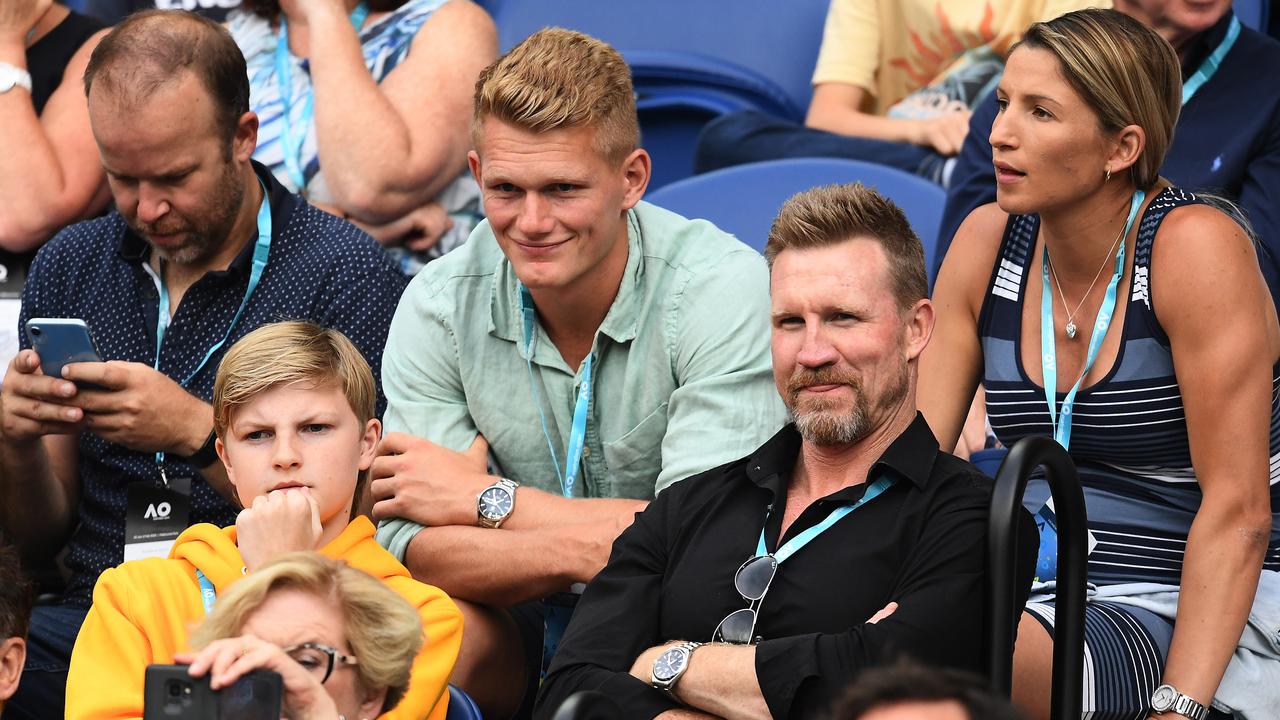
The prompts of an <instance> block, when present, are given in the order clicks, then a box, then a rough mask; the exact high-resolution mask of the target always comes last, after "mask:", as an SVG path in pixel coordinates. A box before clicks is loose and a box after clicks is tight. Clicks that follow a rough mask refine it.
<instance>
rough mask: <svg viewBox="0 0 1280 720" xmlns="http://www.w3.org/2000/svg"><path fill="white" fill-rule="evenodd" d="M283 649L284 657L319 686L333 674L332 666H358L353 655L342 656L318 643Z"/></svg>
mask: <svg viewBox="0 0 1280 720" xmlns="http://www.w3.org/2000/svg"><path fill="white" fill-rule="evenodd" d="M283 649H284V654H285V655H288V656H289V657H291V658H293V661H294V662H296V663H298V664H299V665H301V666H302V669H303V670H306V671H307V672H309V673H311V674H312V675H314V676H315V678H316V679H317V680H319V681H320V684H321V685H323V684H324V683H325V681H326V680H328V679H329V676H330V675H332V674H333V668H334V666H336V665H356V664H358V663H357V661H356V658H355V656H354V655H343V654H342V653H341V652H339V651H338V649H337V648H334V647H329V646H328V645H321V644H320V643H313V642H307V643H300V644H298V645H290V646H289V647H287V648H283Z"/></svg>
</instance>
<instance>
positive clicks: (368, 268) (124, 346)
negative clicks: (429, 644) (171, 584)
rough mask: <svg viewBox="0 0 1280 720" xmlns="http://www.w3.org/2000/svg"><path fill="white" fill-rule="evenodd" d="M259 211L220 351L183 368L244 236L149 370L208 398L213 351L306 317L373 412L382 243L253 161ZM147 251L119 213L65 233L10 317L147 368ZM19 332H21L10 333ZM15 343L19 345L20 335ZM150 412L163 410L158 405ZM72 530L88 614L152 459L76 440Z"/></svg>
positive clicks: (183, 312)
mask: <svg viewBox="0 0 1280 720" xmlns="http://www.w3.org/2000/svg"><path fill="white" fill-rule="evenodd" d="M254 170H255V171H256V172H257V174H258V177H259V178H261V179H262V181H263V182H264V183H266V185H267V188H268V197H269V199H270V204H271V219H272V235H271V254H270V257H269V260H268V264H267V268H266V271H265V272H263V274H262V279H261V281H260V283H259V285H258V287H257V289H256V290H255V291H254V293H253V296H252V297H251V298H250V300H249V303H248V305H247V306H246V307H245V310H244V315H243V316H242V317H241V318H240V320H239V322H237V323H236V326H235V327H234V328H233V329H232V331H231V334H230V337H229V338H228V340H227V343H226V344H225V345H223V347H222V348H221V349H219V350H218V352H217V353H215V354H214V355H213V357H211V358H210V359H209V361H208V362H207V363H206V364H205V365H204V366H203V367H200V369H199V371H198V372H196V368H197V366H199V365H200V361H201V360H203V359H204V356H205V353H207V352H208V351H209V348H211V347H213V345H214V344H215V343H217V342H218V341H219V340H221V339H222V337H223V336H224V335H225V334H226V332H227V327H228V326H229V325H230V324H231V321H232V319H233V317H234V316H235V313H236V310H237V308H239V306H240V302H241V300H242V299H243V298H244V293H245V289H246V288H247V286H248V284H249V270H250V267H251V265H252V259H253V248H254V243H253V242H246V243H245V247H244V249H243V250H242V251H241V252H240V254H239V255H238V256H237V257H236V258H235V260H233V261H232V263H231V265H230V267H229V268H228V269H227V270H225V271H213V272H209V273H206V274H205V275H204V276H203V277H202V278H200V279H199V280H198V281H196V283H195V284H194V285H192V286H191V288H190V289H189V290H188V291H187V292H186V294H184V295H183V297H182V302H181V304H180V305H179V306H178V308H177V311H176V312H175V313H174V316H173V318H172V321H171V322H170V324H169V328H168V330H167V331H166V332H165V336H164V345H163V347H162V348H161V351H160V370H161V372H163V373H164V374H166V375H168V376H169V377H171V378H174V379H175V380H177V381H179V382H180V381H181V380H182V379H184V378H186V377H188V376H189V375H191V373H192V372H196V374H195V377H193V378H192V379H191V381H190V382H189V383H187V385H186V389H187V391H188V392H190V393H192V394H193V395H195V396H196V397H199V398H200V399H202V400H205V401H206V402H208V401H209V400H210V399H211V398H212V397H213V379H214V376H215V374H216V373H217V369H218V363H219V362H221V360H222V355H223V353H224V352H225V351H226V350H227V349H228V348H230V347H231V345H232V344H233V343H234V342H235V341H236V340H238V339H240V338H241V337H243V336H244V335H246V334H247V333H249V332H250V331H252V330H253V329H255V328H257V327H259V326H261V325H264V324H267V323H271V322H276V321H279V320H311V321H313V322H316V323H319V324H321V325H324V326H326V327H331V328H335V329H337V330H340V331H342V332H343V333H344V334H346V336H347V337H349V338H351V341H352V342H353V343H355V345H356V347H357V348H359V349H360V351H361V352H362V353H363V354H364V356H365V359H367V360H368V361H369V366H370V367H372V368H373V372H374V376H375V377H376V378H378V380H379V382H378V412H379V414H381V412H382V409H383V408H384V407H385V404H386V401H385V399H384V397H383V395H382V384H381V378H380V376H379V368H381V367H382V348H383V346H384V345H385V344H386V340H387V328H388V327H389V326H390V324H391V316H392V314H393V313H394V312H395V309H396V304H397V302H398V301H399V299H400V293H401V292H402V291H403V290H404V287H405V285H406V284H407V282H408V278H407V277H405V276H404V275H403V274H402V273H401V272H400V271H399V269H397V268H396V266H395V265H394V264H393V263H392V262H391V260H390V259H389V258H388V257H387V255H386V254H385V253H384V252H383V251H382V248H381V247H380V246H379V245H378V244H377V243H376V242H375V241H374V240H373V239H372V238H370V237H369V236H368V235H366V234H365V233H364V232H362V231H361V230H360V229H358V228H357V227H355V226H354V225H352V224H350V223H348V222H346V221H345V220H342V219H340V218H337V217H334V216H333V215H330V214H328V213H326V212H324V211H322V210H319V209H317V208H315V207H313V206H311V205H308V204H307V203H306V202H304V201H303V200H302V198H300V197H299V196H297V195H293V194H291V193H289V191H288V190H286V189H285V188H284V187H283V186H282V185H280V184H279V183H278V182H276V180H275V179H274V178H273V177H272V176H271V173H270V172H269V171H267V170H266V169H265V168H264V167H263V166H261V165H259V164H258V163H256V162H255V163H254ZM150 253H151V249H150V246H149V245H148V244H147V242H146V241H145V240H144V239H142V238H141V237H139V236H137V235H135V234H134V233H133V232H132V231H130V230H129V229H128V227H127V226H126V224H125V222H124V218H122V217H121V216H120V214H119V213H112V214H110V215H108V216H106V217H102V218H99V219H96V220H90V221H87V222H82V223H79V224H76V225H72V226H71V227H68V228H66V229H65V230H63V231H62V232H60V233H58V235H57V236H56V237H54V239H53V240H51V241H50V242H49V243H48V244H46V245H45V246H44V247H43V248H41V250H40V252H39V254H38V255H37V256H36V259H35V262H34V264H33V265H32V267H31V272H30V274H29V276H28V278H27V284H26V287H25V288H24V290H23V296H22V316H21V321H20V322H21V323H22V324H24V325H25V323H26V321H27V319H28V318H33V317H69V318H81V319H83V320H84V321H85V322H86V323H87V324H88V325H89V328H90V331H91V332H92V334H93V337H94V341H95V343H96V344H97V347H98V352H99V353H100V354H101V356H102V358H103V359H104V360H126V361H132V362H139V363H144V364H147V365H152V364H153V363H154V362H155V354H156V318H157V315H158V314H159V297H160V296H159V292H158V290H157V288H156V283H155V280H154V279H153V277H152V275H151V274H150V273H149V272H148V271H147V269H146V268H145V267H144V266H145V265H146V262H147V260H148V258H149V256H150ZM20 327H21V326H20ZM22 335H23V338H22V347H24V348H26V347H28V346H29V342H28V340H27V338H26V337H25V333H22ZM157 411H158V412H162V410H161V409H159V408H157ZM78 445H79V450H80V466H79V472H80V482H81V488H82V489H81V494H80V505H79V507H78V509H77V519H78V527H77V528H76V530H75V532H74V534H73V535H72V537H71V541H70V553H69V555H68V557H67V561H66V564H67V567H68V569H69V570H70V571H71V581H70V584H69V585H68V588H67V593H66V600H67V601H68V602H70V603H74V604H80V605H83V606H85V607H87V606H88V605H89V603H90V596H91V593H92V591H93V585H94V582H96V580H97V578H98V575H99V574H100V573H101V572H102V571H103V570H105V569H107V568H108V567H112V566H114V565H117V564H119V563H120V562H121V560H122V559H123V554H124V527H125V506H126V500H127V496H128V486H129V485H130V484H132V483H150V484H153V485H158V484H159V483H160V482H161V481H160V473H159V471H158V469H157V468H156V462H155V453H153V452H139V451H136V450H130V449H129V448H126V447H124V446H123V445H118V444H116V443H109V442H107V441H105V440H103V439H102V438H100V437H97V436H96V435H93V434H92V433H87V432H86V433H81V434H80V437H79V442H78ZM166 466H167V467H168V468H169V473H170V475H171V476H172V475H174V474H175V473H181V474H185V475H187V476H190V477H192V478H193V482H192V488H191V495H192V498H191V499H192V508H191V520H190V521H191V523H193V524H194V523H201V522H209V523H214V524H216V525H218V526H225V525H231V524H232V523H234V522H235V516H236V508H234V507H232V506H231V504H229V503H228V502H227V501H226V500H224V499H223V498H222V497H221V496H220V495H218V494H217V492H215V491H214V489H213V488H212V487H211V486H210V485H208V484H207V483H206V482H205V481H204V480H203V478H201V476H200V474H199V473H198V472H197V471H196V469H195V468H192V467H188V466H184V465H183V464H182V463H181V462H178V461H176V459H173V458H170V459H169V460H168V462H167V463H166Z"/></svg>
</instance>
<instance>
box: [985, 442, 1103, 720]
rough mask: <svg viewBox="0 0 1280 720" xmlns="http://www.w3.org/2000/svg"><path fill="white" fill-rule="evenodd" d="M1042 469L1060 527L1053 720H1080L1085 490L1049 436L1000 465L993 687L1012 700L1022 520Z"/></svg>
mask: <svg viewBox="0 0 1280 720" xmlns="http://www.w3.org/2000/svg"><path fill="white" fill-rule="evenodd" d="M1040 467H1043V468H1044V470H1045V479H1046V480H1048V482H1049V490H1050V492H1051V493H1052V496H1053V504H1054V513H1055V514H1056V515H1057V528H1058V563H1057V565H1058V573H1057V600H1056V605H1055V610H1054V633H1053V635H1054V640H1053V695H1052V698H1051V705H1050V708H1051V710H1050V717H1051V718H1052V719H1053V720H1068V719H1071V720H1078V718H1080V716H1081V707H1082V691H1081V688H1082V685H1083V682H1084V600H1085V582H1086V579H1087V573H1086V570H1087V568H1086V564H1085V560H1086V557H1087V554H1088V550H1087V548H1086V537H1087V535H1088V526H1087V515H1086V514H1085V507H1084V491H1083V490H1082V489H1081V487H1080V478H1079V476H1078V475H1077V474H1076V467H1075V463H1073V462H1072V461H1071V457H1070V456H1069V455H1067V451H1066V450H1064V449H1063V448H1062V446H1061V445H1059V444H1058V443H1056V442H1054V441H1053V440H1051V439H1049V438H1045V437H1028V438H1023V439H1022V440H1019V441H1018V442H1017V443H1016V444H1015V445H1014V446H1013V449H1011V450H1010V451H1009V456H1008V457H1007V458H1005V461H1004V463H1003V464H1001V465H1000V472H999V473H997V475H996V483H995V489H994V490H993V492H992V495H991V517H990V520H989V526H988V532H987V563H988V564H987V571H988V572H989V573H990V581H991V588H992V591H991V592H990V593H989V595H990V597H988V598H987V628H989V632H990V634H991V637H990V643H989V645H988V652H989V657H988V659H987V660H988V663H989V665H988V669H989V673H988V676H989V677H990V680H991V688H992V690H994V691H995V692H997V693H999V694H1001V695H1002V696H1003V697H1009V689H1010V686H1011V680H1012V675H1013V638H1014V624H1015V623H1016V622H1017V618H1016V617H1015V616H1014V613H1013V604H1014V597H1015V590H1016V588H1015V587H1014V577H1015V572H1014V569H1015V568H1016V567H1017V562H1016V556H1017V551H1018V543H1017V518H1018V510H1019V508H1020V506H1021V505H1022V495H1023V492H1024V491H1025V490H1026V489H1027V480H1028V479H1029V478H1030V477H1031V474H1032V473H1033V472H1035V470H1036V469H1037V468H1040Z"/></svg>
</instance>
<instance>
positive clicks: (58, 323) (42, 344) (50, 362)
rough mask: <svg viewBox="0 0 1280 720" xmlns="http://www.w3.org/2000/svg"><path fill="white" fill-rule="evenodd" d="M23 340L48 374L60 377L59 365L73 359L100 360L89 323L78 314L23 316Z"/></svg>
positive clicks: (82, 360) (84, 360) (80, 360)
mask: <svg viewBox="0 0 1280 720" xmlns="http://www.w3.org/2000/svg"><path fill="white" fill-rule="evenodd" d="M27 340H29V341H30V342H31V347H32V348H34V349H35V351H36V354H37V355H39V356H40V370H41V372H43V373H44V374H45V375H48V376H49V377H56V378H61V377H62V366H63V365H67V364H69V363H77V362H101V361H102V357H101V356H100V355H99V354H98V348H97V346H95V345H94V344H93V336H92V335H90V334H89V326H88V325H86V324H85V322H84V321H83V320H80V319H78V318H31V319H30V320H27Z"/></svg>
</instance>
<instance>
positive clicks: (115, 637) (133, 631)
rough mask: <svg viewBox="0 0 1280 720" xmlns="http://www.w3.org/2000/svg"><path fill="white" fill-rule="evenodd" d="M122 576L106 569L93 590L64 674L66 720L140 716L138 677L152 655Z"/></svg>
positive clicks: (124, 574) (118, 570)
mask: <svg viewBox="0 0 1280 720" xmlns="http://www.w3.org/2000/svg"><path fill="white" fill-rule="evenodd" d="M127 575H128V573H127V571H125V572H122V568H112V569H109V570H107V571H106V572H104V573H102V575H101V576H100V577H99V578H98V583H97V585H96V586H95V587H94V589H93V606H92V607H90V608H89V614H88V615H87V616H86V617H85V620H84V625H83V626H81V628H80V633H79V635H77V636H76V644H75V649H74V650H73V651H72V653H71V668H70V670H69V671H68V673H67V715H66V717H67V720H80V719H81V718H84V720H116V719H119V718H141V717H142V686H143V676H144V674H145V672H146V668H147V665H149V664H150V663H152V662H154V660H153V658H152V654H151V646H150V643H148V642H147V638H146V634H145V633H144V631H143V629H142V628H141V627H139V626H138V624H137V623H135V621H134V617H133V615H132V610H134V609H136V608H137V607H138V601H137V599H136V598H135V597H134V593H133V591H132V590H133V589H132V587H131V583H129V582H128V577H127ZM166 661H167V660H166Z"/></svg>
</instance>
